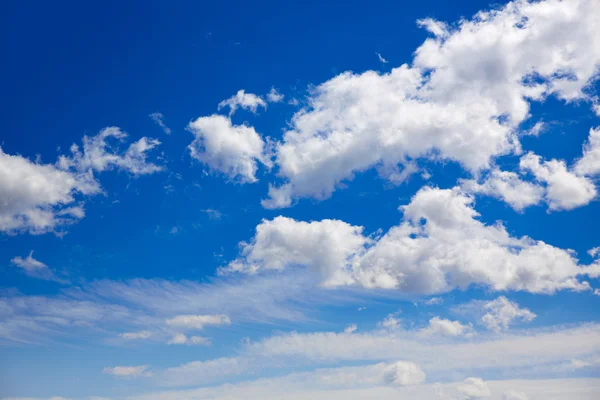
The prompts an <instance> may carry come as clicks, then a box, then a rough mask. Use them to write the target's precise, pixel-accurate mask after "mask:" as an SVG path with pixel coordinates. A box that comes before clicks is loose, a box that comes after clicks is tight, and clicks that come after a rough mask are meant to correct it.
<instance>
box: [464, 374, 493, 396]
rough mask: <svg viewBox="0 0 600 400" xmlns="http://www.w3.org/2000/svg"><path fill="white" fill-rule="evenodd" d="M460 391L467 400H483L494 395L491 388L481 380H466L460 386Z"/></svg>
mask: <svg viewBox="0 0 600 400" xmlns="http://www.w3.org/2000/svg"><path fill="white" fill-rule="evenodd" d="M458 391H459V392H460V393H461V394H463V396H464V398H465V399H467V400H470V399H481V398H483V397H490V396H491V395H492V392H491V390H490V388H489V387H488V385H487V384H486V383H485V382H484V380H483V379H481V378H467V379H465V380H464V382H463V383H462V384H461V385H459V386H458Z"/></svg>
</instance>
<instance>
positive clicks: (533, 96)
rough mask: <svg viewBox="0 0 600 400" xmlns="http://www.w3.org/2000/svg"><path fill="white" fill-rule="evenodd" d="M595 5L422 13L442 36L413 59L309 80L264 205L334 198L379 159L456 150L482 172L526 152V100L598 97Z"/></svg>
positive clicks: (456, 156)
mask: <svg viewBox="0 0 600 400" xmlns="http://www.w3.org/2000/svg"><path fill="white" fill-rule="evenodd" d="M599 14H600V8H599V7H598V5H597V2H596V1H595V0H572V1H569V2H564V1H559V0H547V1H543V2H526V1H518V2H514V3H509V4H507V5H506V6H504V7H503V8H501V9H499V10H495V11H490V12H481V13H479V14H477V16H476V17H475V18H473V19H472V20H461V21H460V22H459V23H458V25H456V27H455V28H450V27H449V26H448V25H445V24H442V23H439V22H437V21H433V20H431V19H428V20H423V21H421V25H423V26H425V27H426V28H428V29H429V30H430V31H432V32H433V33H434V34H435V35H436V36H435V37H433V38H428V39H427V40H426V41H425V42H424V43H423V44H422V45H421V46H420V47H419V48H418V49H417V50H416V52H415V58H414V60H413V63H412V65H402V66H400V67H398V68H395V69H393V70H392V71H391V72H390V73H385V74H379V73H377V72H374V71H367V72H364V73H362V74H353V73H350V72H345V73H343V74H341V75H339V76H337V77H335V78H333V79H331V80H329V81H327V82H325V83H323V84H321V85H319V86H317V87H316V88H315V89H314V91H313V92H312V94H311V96H310V97H309V98H308V104H309V105H308V107H307V108H304V109H302V110H300V111H298V112H297V113H296V114H295V115H294V117H293V118H292V121H291V128H290V130H288V131H286V132H285V134H284V139H283V142H282V143H280V144H279V145H278V147H277V165H278V166H279V175H280V177H281V178H282V179H283V184H280V185H277V186H272V187H271V188H270V190H269V198H268V199H266V200H264V201H263V205H264V206H265V207H268V208H276V207H286V206H289V205H290V204H291V203H292V202H293V201H294V200H296V199H299V198H304V197H312V198H316V199H324V198H327V197H329V196H330V195H331V193H332V191H333V190H335V188H336V187H337V186H338V185H340V183H341V182H343V181H346V180H351V179H352V178H353V176H354V174H356V173H358V172H361V171H365V170H367V169H370V168H373V167H375V166H379V167H383V168H382V170H383V171H387V170H391V169H393V168H395V167H396V166H397V165H398V164H401V165H407V164H410V163H411V162H412V161H413V160H414V159H418V158H427V159H450V160H455V161H457V162H459V163H460V164H461V165H463V166H464V167H465V168H466V169H467V170H469V171H472V172H478V171H480V170H482V169H486V168H489V167H490V165H491V164H490V162H491V161H492V160H493V159H494V158H495V157H497V156H499V155H503V154H510V153H519V152H520V144H519V140H518V136H519V133H518V130H519V126H520V125H521V123H522V122H523V121H524V120H525V119H527V118H528V117H529V115H530V112H529V111H530V106H529V102H530V101H531V100H542V99H543V98H545V97H546V96H549V95H555V96H557V97H558V98H560V99H562V100H565V101H573V100H577V99H585V100H588V101H589V100H591V98H589V97H588V96H587V95H586V94H585V93H584V91H583V89H584V88H585V87H586V86H587V85H588V84H589V83H590V82H591V81H592V80H593V79H595V77H596V73H597V67H598V65H599V64H600V45H599V44H598V41H597V40H596V38H597V37H598V36H600V24H598V15H599ZM464 60H469V62H468V63H465V62H464Z"/></svg>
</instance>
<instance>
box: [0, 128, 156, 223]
mask: <svg viewBox="0 0 600 400" xmlns="http://www.w3.org/2000/svg"><path fill="white" fill-rule="evenodd" d="M126 137H127V134H125V133H124V132H122V131H121V130H120V129H119V128H115V127H110V128H105V129H103V130H102V131H100V133H99V134H98V135H96V136H93V137H88V136H85V137H84V138H83V150H80V149H79V147H78V146H77V145H75V144H74V145H73V146H71V153H72V155H71V156H64V155H63V156H60V157H59V160H58V162H57V163H56V164H42V163H37V162H32V161H30V160H28V159H27V158H24V157H21V156H18V155H9V154H6V153H4V152H3V151H2V149H0V232H6V233H20V232H29V233H32V234H41V233H46V232H51V231H55V230H56V229H58V228H60V227H63V226H66V225H69V224H72V223H75V222H77V221H78V220H79V219H81V218H83V217H84V215H85V212H84V210H83V207H82V203H81V196H90V195H96V194H99V193H101V192H102V190H101V187H100V184H99V183H98V181H97V180H96V179H95V178H94V172H102V171H106V170H111V169H120V170H124V171H127V172H129V173H131V174H133V175H135V176H137V175H142V174H150V173H153V172H157V171H160V170H161V169H162V168H161V167H160V166H158V165H155V164H152V163H148V162H147V161H146V157H147V154H146V153H147V152H148V151H149V150H151V149H153V148H154V147H156V146H158V145H159V144H160V143H159V142H158V141H157V140H154V139H148V138H145V137H144V138H142V139H140V140H138V141H137V142H135V143H133V144H131V145H130V146H129V147H128V149H127V150H126V151H125V152H119V150H118V149H114V148H111V147H110V146H109V144H108V142H107V140H108V139H109V138H113V139H116V140H117V142H120V141H123V140H124V139H125V138H126Z"/></svg>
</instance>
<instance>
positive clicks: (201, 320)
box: [166, 315, 231, 329]
mask: <svg viewBox="0 0 600 400" xmlns="http://www.w3.org/2000/svg"><path fill="white" fill-rule="evenodd" d="M166 322H167V325H170V326H174V327H177V328H186V329H202V328H204V327H205V326H206V325H229V324H231V320H230V319H229V317H228V316H227V315H178V316H176V317H173V318H169V319H168V320H167V321H166Z"/></svg>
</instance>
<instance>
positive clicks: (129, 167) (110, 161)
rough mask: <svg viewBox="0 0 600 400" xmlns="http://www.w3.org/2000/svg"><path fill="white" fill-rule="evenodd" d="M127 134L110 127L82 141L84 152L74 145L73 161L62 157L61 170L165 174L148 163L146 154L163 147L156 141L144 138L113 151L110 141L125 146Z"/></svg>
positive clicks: (159, 168) (60, 161)
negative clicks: (159, 172) (121, 149)
mask: <svg viewBox="0 0 600 400" xmlns="http://www.w3.org/2000/svg"><path fill="white" fill-rule="evenodd" d="M127 136H128V135H127V134H126V133H125V132H123V131H122V130H121V129H120V128H118V127H115V126H111V127H108V128H104V129H102V130H101V131H100V132H99V133H98V134H97V135H96V136H84V137H83V150H80V148H79V146H77V145H76V144H73V145H72V146H71V149H70V150H71V153H72V155H71V156H70V157H68V156H60V157H59V160H58V166H59V167H60V168H61V169H64V170H68V169H75V170H76V171H80V172H82V171H97V172H103V171H110V170H116V169H118V170H123V171H126V172H129V173H131V174H132V175H134V176H139V175H146V174H152V173H155V172H158V171H162V169H163V167H161V166H159V165H156V164H153V163H149V162H147V161H146V158H147V152H148V151H150V150H152V149H154V148H155V147H157V146H159V145H160V141H158V140H157V139H149V138H147V137H143V138H141V139H139V140H138V141H137V142H134V143H132V144H130V145H129V147H128V148H127V150H125V151H124V152H120V151H119V150H118V149H117V148H113V147H111V145H110V143H109V139H112V140H114V141H116V142H117V143H120V142H123V141H124V140H125V138H127Z"/></svg>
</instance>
